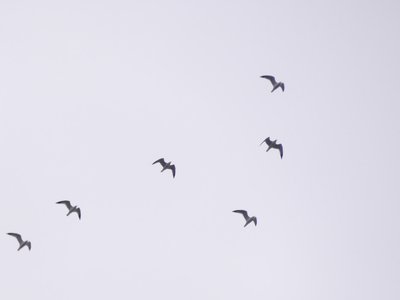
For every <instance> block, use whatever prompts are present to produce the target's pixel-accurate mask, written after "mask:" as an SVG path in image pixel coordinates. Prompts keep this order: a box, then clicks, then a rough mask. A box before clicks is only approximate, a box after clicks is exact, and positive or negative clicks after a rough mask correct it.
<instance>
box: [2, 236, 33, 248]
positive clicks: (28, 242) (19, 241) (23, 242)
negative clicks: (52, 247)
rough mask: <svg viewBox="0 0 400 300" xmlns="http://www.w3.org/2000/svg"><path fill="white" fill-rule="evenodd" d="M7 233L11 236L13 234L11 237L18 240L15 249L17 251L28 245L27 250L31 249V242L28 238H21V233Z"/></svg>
mask: <svg viewBox="0 0 400 300" xmlns="http://www.w3.org/2000/svg"><path fill="white" fill-rule="evenodd" d="M7 234H8V235H11V236H13V237H15V238H16V239H17V241H18V243H19V248H18V249H17V251H19V250H21V249H22V248H23V247H25V246H26V247H28V249H29V251H31V248H32V244H31V242H30V241H28V240H26V241H24V240H22V237H21V235H20V234H18V233H12V232H9V233H7Z"/></svg>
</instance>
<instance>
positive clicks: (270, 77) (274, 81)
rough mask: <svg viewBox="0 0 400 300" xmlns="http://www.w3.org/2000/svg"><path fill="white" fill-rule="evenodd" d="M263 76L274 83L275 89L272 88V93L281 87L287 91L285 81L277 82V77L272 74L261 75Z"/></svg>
mask: <svg viewBox="0 0 400 300" xmlns="http://www.w3.org/2000/svg"><path fill="white" fill-rule="evenodd" d="M260 77H261V78H265V79H268V80H269V81H271V83H272V85H273V89H272V91H271V93H272V92H273V91H275V90H276V89H277V88H279V87H280V88H281V89H282V92H284V91H285V84H284V83H283V82H277V81H276V80H275V77H274V76H271V75H263V76H260Z"/></svg>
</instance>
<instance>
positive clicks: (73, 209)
mask: <svg viewBox="0 0 400 300" xmlns="http://www.w3.org/2000/svg"><path fill="white" fill-rule="evenodd" d="M56 204H65V206H66V207H67V208H68V213H67V216H69V215H70V214H72V213H73V212H75V213H77V214H78V217H79V220H80V219H81V209H80V208H79V207H78V206H72V205H71V202H69V201H68V200H62V201H58V202H56Z"/></svg>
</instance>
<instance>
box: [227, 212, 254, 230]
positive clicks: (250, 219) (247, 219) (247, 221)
mask: <svg viewBox="0 0 400 300" xmlns="http://www.w3.org/2000/svg"><path fill="white" fill-rule="evenodd" d="M233 212H234V213H239V214H242V215H243V217H244V218H245V220H246V224H244V226H243V227H246V226H247V225H249V224H250V223H251V222H254V226H257V218H256V217H254V216H253V217H251V218H250V217H249V215H248V213H247V211H245V210H241V209H239V210H234V211H233Z"/></svg>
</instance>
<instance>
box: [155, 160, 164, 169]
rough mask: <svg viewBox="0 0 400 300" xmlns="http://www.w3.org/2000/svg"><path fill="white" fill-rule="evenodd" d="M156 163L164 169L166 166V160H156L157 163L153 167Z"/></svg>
mask: <svg viewBox="0 0 400 300" xmlns="http://www.w3.org/2000/svg"><path fill="white" fill-rule="evenodd" d="M156 163H160V164H161V165H162V166H163V168H164V167H165V165H166V163H165V160H164V158H160V159H158V160H156V161H155V162H153V165H154V164H156Z"/></svg>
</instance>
